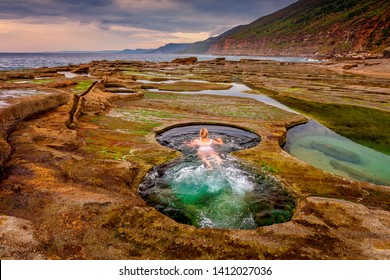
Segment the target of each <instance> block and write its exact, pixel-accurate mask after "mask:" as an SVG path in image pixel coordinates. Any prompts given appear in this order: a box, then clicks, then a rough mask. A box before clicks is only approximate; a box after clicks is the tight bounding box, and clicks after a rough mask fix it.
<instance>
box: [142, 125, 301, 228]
mask: <svg viewBox="0 0 390 280" xmlns="http://www.w3.org/2000/svg"><path fill="white" fill-rule="evenodd" d="M202 127H205V128H207V129H208V131H209V137H210V138H211V139H217V138H221V139H222V141H223V144H222V145H212V149H213V150H214V151H215V153H216V154H217V155H218V157H219V158H220V159H221V161H218V162H216V161H215V160H214V161H213V159H212V158H211V159H210V162H212V166H211V167H210V166H206V165H205V164H204V162H203V161H202V159H201V158H200V157H199V154H198V153H197V150H198V147H196V146H195V147H194V146H191V145H189V143H191V141H192V140H194V139H197V138H199V130H200V129H201V128H202ZM157 141H158V142H159V143H160V144H162V145H164V146H167V147H169V148H172V149H175V150H178V151H181V152H182V153H183V156H182V157H181V158H179V159H176V160H173V161H171V162H169V163H166V164H163V165H160V166H156V167H154V168H153V170H151V171H150V172H149V173H148V174H147V175H146V177H145V178H144V180H143V182H142V183H141V185H140V187H139V193H140V195H141V196H142V198H143V199H144V200H145V201H147V202H148V204H149V205H151V206H153V207H154V208H156V209H157V210H158V211H160V212H161V213H163V214H165V215H167V216H169V217H171V218H172V219H174V220H176V221H177V222H180V223H184V224H191V225H194V226H196V227H200V228H205V227H209V228H231V229H254V228H256V227H259V226H265V225H271V224H274V223H281V222H286V221H289V220H290V219H291V217H292V214H293V210H294V208H295V198H294V197H293V196H292V195H291V194H289V193H288V192H287V190H286V189H285V188H284V187H283V186H282V184H281V183H280V182H278V181H277V180H276V179H275V178H273V177H272V176H270V175H267V174H265V173H258V172H255V171H254V168H253V167H251V166H249V165H247V164H244V163H242V162H241V161H239V160H238V159H236V158H235V157H233V156H231V155H229V153H230V152H232V151H237V150H242V149H247V148H250V147H254V146H256V145H258V144H259V143H260V137H259V136H258V135H256V134H254V133H251V132H249V131H246V130H243V129H238V128H233V127H228V126H221V125H190V126H183V127H176V128H173V129H170V130H167V131H165V132H163V133H161V134H159V135H157ZM210 157H211V156H210Z"/></svg>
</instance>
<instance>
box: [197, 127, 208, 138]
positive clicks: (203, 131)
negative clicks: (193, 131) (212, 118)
mask: <svg viewBox="0 0 390 280" xmlns="http://www.w3.org/2000/svg"><path fill="white" fill-rule="evenodd" d="M199 134H200V138H202V139H204V138H206V137H207V136H208V135H209V131H208V130H207V128H204V127H203V128H201V129H200V132H199Z"/></svg>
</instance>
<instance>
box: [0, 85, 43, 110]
mask: <svg viewBox="0 0 390 280" xmlns="http://www.w3.org/2000/svg"><path fill="white" fill-rule="evenodd" d="M39 94H48V92H44V91H37V90H35V89H7V90H0V108H5V107H8V106H10V103H9V102H8V101H9V99H14V98H15V99H16V98H20V97H26V96H34V95H39Z"/></svg>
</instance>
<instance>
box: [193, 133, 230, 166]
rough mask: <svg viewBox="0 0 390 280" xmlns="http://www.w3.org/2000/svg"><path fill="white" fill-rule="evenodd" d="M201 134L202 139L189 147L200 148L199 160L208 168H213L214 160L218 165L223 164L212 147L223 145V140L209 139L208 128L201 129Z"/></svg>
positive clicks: (194, 141)
mask: <svg viewBox="0 0 390 280" xmlns="http://www.w3.org/2000/svg"><path fill="white" fill-rule="evenodd" d="M199 134H200V137H199V138H198V139H195V140H193V141H192V142H191V143H190V144H189V146H191V147H194V146H198V151H197V155H198V156H199V158H200V159H201V161H202V162H203V163H204V165H205V166H206V167H207V168H212V164H211V162H210V159H213V160H215V162H216V163H217V164H220V163H221V162H222V159H221V157H220V156H219V155H218V154H217V152H216V151H215V150H214V149H213V147H212V146H211V145H212V144H214V145H222V144H223V141H222V139H221V138H216V139H210V138H209V137H208V135H209V131H208V130H207V128H204V127H203V128H201V129H200V132H199Z"/></svg>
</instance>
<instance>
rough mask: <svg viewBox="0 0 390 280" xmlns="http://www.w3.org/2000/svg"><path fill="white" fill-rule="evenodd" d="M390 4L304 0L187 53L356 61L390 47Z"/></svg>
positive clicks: (208, 41)
mask: <svg viewBox="0 0 390 280" xmlns="http://www.w3.org/2000/svg"><path fill="white" fill-rule="evenodd" d="M389 34H390V2H389V1H380V0H369V1H362V0H347V1H344V0H315V1H312V0H300V1H298V2H296V3H294V4H292V5H290V6H288V7H286V8H284V9H282V10H279V11H277V12H275V13H273V14H270V15H268V16H265V17H261V18H259V19H257V20H256V21H254V22H252V23H250V24H247V25H242V26H238V27H235V28H233V29H231V30H229V31H227V32H225V33H224V34H222V35H220V36H217V37H213V38H209V39H207V40H206V41H202V42H197V43H194V44H193V45H191V46H190V47H189V48H188V49H187V52H190V53H202V52H206V53H213V54H247V55H295V56H311V55H320V56H337V55H341V56H346V55H350V56H353V55H355V54H356V53H360V52H362V53H364V55H367V54H368V53H370V52H371V53H374V54H376V53H382V52H383V51H384V50H385V49H386V47H388V46H389V45H390V36H389Z"/></svg>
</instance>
